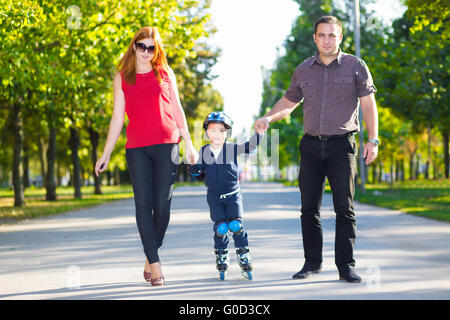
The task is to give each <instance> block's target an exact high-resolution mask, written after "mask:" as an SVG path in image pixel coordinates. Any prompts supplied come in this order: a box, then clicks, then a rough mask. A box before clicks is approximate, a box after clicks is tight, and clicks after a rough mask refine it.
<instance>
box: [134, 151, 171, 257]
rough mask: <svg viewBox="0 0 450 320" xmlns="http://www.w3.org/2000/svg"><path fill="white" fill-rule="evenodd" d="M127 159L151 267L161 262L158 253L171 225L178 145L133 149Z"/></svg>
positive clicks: (138, 216) (138, 222)
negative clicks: (171, 205)
mask: <svg viewBox="0 0 450 320" xmlns="http://www.w3.org/2000/svg"><path fill="white" fill-rule="evenodd" d="M126 159H127V165H128V171H129V173H130V178H131V183H132V185H133V192H134V201H135V206H136V223H137V226H138V230H139V234H140V236H141V240H142V245H143V247H144V252H145V255H146V257H147V259H148V262H149V263H154V262H158V261H159V256H158V249H159V248H160V247H161V245H162V243H163V239H164V235H165V234H166V230H167V226H168V225H169V219H170V203H171V200H172V191H173V185H174V183H175V177H176V172H177V167H178V144H177V143H170V144H169V143H168V144H157V145H151V146H146V147H139V148H130V149H127V150H126Z"/></svg>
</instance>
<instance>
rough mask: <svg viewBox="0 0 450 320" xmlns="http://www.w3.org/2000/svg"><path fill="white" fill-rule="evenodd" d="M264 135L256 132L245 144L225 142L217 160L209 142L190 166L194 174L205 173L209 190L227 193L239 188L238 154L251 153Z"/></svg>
mask: <svg viewBox="0 0 450 320" xmlns="http://www.w3.org/2000/svg"><path fill="white" fill-rule="evenodd" d="M261 138H262V136H260V135H259V134H257V133H255V134H254V135H253V136H252V137H251V138H250V139H249V141H247V142H245V143H243V144H237V143H233V142H225V143H224V145H223V148H222V151H221V152H220V154H219V156H218V157H217V160H216V159H215V158H214V154H213V153H212V151H211V147H210V145H209V144H207V145H204V146H203V147H202V148H201V149H200V152H199V159H198V161H197V163H196V164H194V165H192V166H190V167H189V171H190V172H191V173H192V174H193V175H199V174H201V173H204V174H205V185H206V186H207V187H208V191H213V192H214V193H216V194H225V193H229V192H232V191H235V190H237V189H238V188H239V167H238V161H237V156H238V155H240V154H242V153H251V152H252V151H253V150H255V149H256V147H257V146H258V145H259V143H260V142H261Z"/></svg>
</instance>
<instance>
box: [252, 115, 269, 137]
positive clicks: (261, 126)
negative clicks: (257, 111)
mask: <svg viewBox="0 0 450 320" xmlns="http://www.w3.org/2000/svg"><path fill="white" fill-rule="evenodd" d="M254 127H255V131H256V133H257V134H260V135H261V134H264V132H266V131H267V129H269V120H267V119H266V118H259V119H256V121H255V125H254Z"/></svg>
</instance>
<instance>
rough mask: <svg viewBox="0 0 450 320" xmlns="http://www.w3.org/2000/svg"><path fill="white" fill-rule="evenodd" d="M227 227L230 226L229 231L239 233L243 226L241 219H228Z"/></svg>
mask: <svg viewBox="0 0 450 320" xmlns="http://www.w3.org/2000/svg"><path fill="white" fill-rule="evenodd" d="M228 228H230V231H231V232H233V233H235V234H238V233H241V232H242V231H243V230H244V228H243V227H242V221H241V220H240V219H236V220H233V221H230V223H229V224H228Z"/></svg>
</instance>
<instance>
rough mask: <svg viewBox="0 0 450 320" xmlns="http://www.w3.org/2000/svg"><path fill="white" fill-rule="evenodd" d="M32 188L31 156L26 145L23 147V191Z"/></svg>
mask: <svg viewBox="0 0 450 320" xmlns="http://www.w3.org/2000/svg"><path fill="white" fill-rule="evenodd" d="M29 187H30V156H29V148H28V146H27V145H26V144H24V147H23V190H24V191H25V189H26V188H29Z"/></svg>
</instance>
